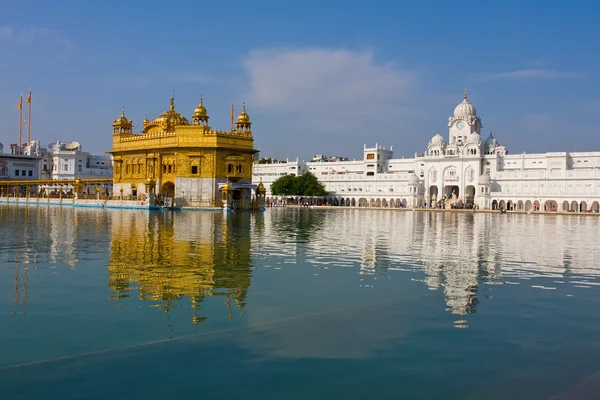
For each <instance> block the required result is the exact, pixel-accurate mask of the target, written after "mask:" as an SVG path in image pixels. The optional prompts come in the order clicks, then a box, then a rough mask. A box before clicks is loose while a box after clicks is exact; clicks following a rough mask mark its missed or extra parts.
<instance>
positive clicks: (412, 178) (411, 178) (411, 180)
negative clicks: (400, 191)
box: [408, 172, 419, 185]
mask: <svg viewBox="0 0 600 400" xmlns="http://www.w3.org/2000/svg"><path fill="white" fill-rule="evenodd" d="M408 184H409V185H418V184H419V177H418V176H417V175H416V174H415V173H414V172H413V173H412V174H410V175H409V176H408Z"/></svg>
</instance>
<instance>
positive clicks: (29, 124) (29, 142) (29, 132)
mask: <svg viewBox="0 0 600 400" xmlns="http://www.w3.org/2000/svg"><path fill="white" fill-rule="evenodd" d="M27 103H29V108H28V110H27V146H29V145H31V88H29V97H27Z"/></svg>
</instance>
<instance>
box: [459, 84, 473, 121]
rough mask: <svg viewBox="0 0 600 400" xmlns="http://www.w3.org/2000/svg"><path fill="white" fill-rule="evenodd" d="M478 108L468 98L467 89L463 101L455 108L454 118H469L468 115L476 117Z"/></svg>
mask: <svg viewBox="0 0 600 400" xmlns="http://www.w3.org/2000/svg"><path fill="white" fill-rule="evenodd" d="M476 116H477V110H476V109H475V106H474V105H473V104H471V103H469V101H468V100H467V90H466V89H465V94H464V96H463V101H462V103H460V104H459V105H457V106H456V108H455V109H454V118H468V117H476Z"/></svg>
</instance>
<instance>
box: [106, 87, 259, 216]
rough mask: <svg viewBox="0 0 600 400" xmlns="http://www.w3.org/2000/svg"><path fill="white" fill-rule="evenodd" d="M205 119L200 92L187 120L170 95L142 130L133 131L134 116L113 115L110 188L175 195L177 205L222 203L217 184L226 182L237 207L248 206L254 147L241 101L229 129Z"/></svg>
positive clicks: (141, 194) (142, 194)
mask: <svg viewBox="0 0 600 400" xmlns="http://www.w3.org/2000/svg"><path fill="white" fill-rule="evenodd" d="M232 113H233V109H232ZM208 119H209V116H208V112H207V110H206V107H205V106H204V102H203V100H202V97H200V104H199V105H198V107H196V109H195V110H194V113H193V115H192V120H191V122H190V121H188V119H187V118H185V117H184V116H183V115H181V114H180V113H179V112H177V111H176V110H175V99H174V98H172V97H171V101H170V105H169V109H168V110H167V111H165V112H163V113H162V114H161V115H159V116H158V117H156V118H155V119H154V120H152V121H150V120H149V119H148V118H147V117H146V118H144V120H143V129H142V132H140V133H134V132H133V121H132V120H131V119H127V117H125V110H123V111H122V112H121V116H120V117H119V118H118V119H114V120H113V148H112V151H110V152H109V153H111V154H112V155H113V157H114V175H113V178H114V191H115V193H118V192H121V189H122V192H121V193H122V194H123V195H124V196H133V197H140V198H141V197H146V196H147V197H152V196H154V195H155V194H158V195H162V196H164V197H168V198H171V199H175V202H176V205H177V206H195V207H221V206H223V199H222V196H221V193H220V191H219V189H220V188H221V187H222V186H223V185H224V184H225V182H226V181H229V182H232V186H233V187H232V200H235V201H237V203H236V204H237V205H238V208H246V209H248V208H251V207H252V202H253V199H254V198H255V197H256V192H255V188H256V185H252V182H251V181H252V158H253V155H254V154H255V153H256V152H257V151H256V150H254V138H253V136H252V123H251V122H250V117H249V116H248V114H247V113H246V106H245V104H244V106H243V109H242V113H241V114H240V116H239V117H238V119H237V122H236V124H235V127H233V124H232V127H231V130H228V131H222V130H214V129H212V128H211V127H210V126H209V125H208ZM232 121H233V114H232ZM148 179H151V180H152V181H153V185H148ZM155 187H156V190H155Z"/></svg>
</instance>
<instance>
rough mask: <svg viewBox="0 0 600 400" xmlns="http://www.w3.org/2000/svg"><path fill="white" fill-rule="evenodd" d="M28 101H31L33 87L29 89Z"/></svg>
mask: <svg viewBox="0 0 600 400" xmlns="http://www.w3.org/2000/svg"><path fill="white" fill-rule="evenodd" d="M25 101H27V102H28V103H31V89H29V96H27V100H25Z"/></svg>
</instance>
